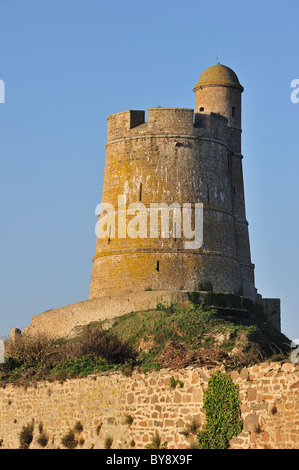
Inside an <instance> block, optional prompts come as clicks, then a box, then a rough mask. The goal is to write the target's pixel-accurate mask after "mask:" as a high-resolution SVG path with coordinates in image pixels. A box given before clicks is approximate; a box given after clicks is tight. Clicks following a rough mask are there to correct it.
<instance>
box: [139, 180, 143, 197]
mask: <svg viewBox="0 0 299 470" xmlns="http://www.w3.org/2000/svg"><path fill="white" fill-rule="evenodd" d="M141 199H142V183H140V186H139V201H141Z"/></svg>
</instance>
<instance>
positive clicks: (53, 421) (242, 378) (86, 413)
mask: <svg viewBox="0 0 299 470" xmlns="http://www.w3.org/2000/svg"><path fill="white" fill-rule="evenodd" d="M216 370H217V369H206V368H192V367H189V368H186V369H183V370H169V369H163V370H161V371H155V372H151V373H147V374H144V373H139V372H134V373H133V374H132V376H131V377H125V376H124V375H122V374H121V373H120V372H117V373H112V374H109V375H105V374H103V375H94V376H89V377H87V378H82V379H72V380H67V381H66V382H64V383H58V382H53V383H49V382H41V383H38V384H36V385H35V386H33V385H29V386H28V387H27V389H26V390H25V389H24V388H22V387H15V386H13V385H7V386H6V388H1V389H0V440H1V439H2V448H19V446H20V439H19V435H20V431H21V430H22V427H23V426H26V425H27V424H29V423H31V422H32V420H34V431H33V441H32V443H31V445H30V448H40V447H41V446H40V444H38V437H39V435H40V433H39V429H40V428H41V426H40V425H42V428H43V432H44V433H45V434H46V435H47V436H48V443H47V446H46V448H52V449H56V448H63V446H62V444H61V439H62V437H64V436H65V435H66V434H67V433H68V431H69V430H71V429H73V428H74V426H75V424H76V422H77V421H80V423H81V424H82V426H83V430H82V431H81V432H80V433H79V435H77V438H78V439H82V440H81V446H80V445H78V448H80V447H81V448H83V449H84V448H89V449H90V448H95V449H103V448H104V447H105V441H106V439H107V438H112V449H123V448H132V449H134V448H138V449H139V448H140V449H144V448H145V447H146V446H147V445H148V444H150V443H151V442H152V440H153V438H154V435H155V434H156V433H158V434H159V436H160V438H161V442H167V448H169V449H184V448H189V447H190V446H191V445H192V441H194V440H195V435H193V434H189V435H186V432H185V431H186V430H187V429H188V425H190V424H191V423H192V421H194V422H196V423H197V424H198V425H199V426H200V427H202V426H203V425H204V423H205V413H204V410H203V393H204V391H205V389H206V388H207V385H208V381H209V379H210V377H211V376H212V374H213V373H215V372H216ZM171 377H174V378H175V379H179V380H180V381H181V383H182V387H180V385H177V386H176V387H175V388H172V387H171V385H170V379H171ZM231 378H232V379H233V381H234V382H235V383H237V384H238V385H239V397H240V400H241V405H240V409H241V417H242V419H243V421H244V423H243V431H242V432H241V433H240V434H239V436H237V437H235V438H233V439H232V440H231V442H230V448H231V449H238V448H241V449H255V448H257V449H264V448H274V449H276V448H281V449H297V448H299V432H298V431H299V395H298V388H299V366H298V365H294V364H292V363H284V364H283V363H268V362H267V363H262V364H259V365H255V366H253V367H250V368H244V369H242V370H241V371H240V372H238V371H233V372H231ZM128 417H130V419H129V418H128ZM126 423H129V424H126ZM130 423H131V424H130ZM83 441H84V442H83Z"/></svg>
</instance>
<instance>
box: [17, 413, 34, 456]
mask: <svg viewBox="0 0 299 470" xmlns="http://www.w3.org/2000/svg"><path fill="white" fill-rule="evenodd" d="M33 429H34V422H33V420H32V422H31V423H28V424H26V426H23V427H22V430H21V432H20V448H21V449H28V448H29V446H30V444H31V442H32V440H33Z"/></svg>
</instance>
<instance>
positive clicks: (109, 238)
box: [108, 225, 111, 245]
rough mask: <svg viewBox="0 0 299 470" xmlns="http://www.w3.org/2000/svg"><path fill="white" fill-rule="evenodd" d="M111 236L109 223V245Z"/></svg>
mask: <svg viewBox="0 0 299 470" xmlns="http://www.w3.org/2000/svg"><path fill="white" fill-rule="evenodd" d="M110 237H111V225H109V235H108V245H109V244H110Z"/></svg>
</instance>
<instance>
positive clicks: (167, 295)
mask: <svg viewBox="0 0 299 470" xmlns="http://www.w3.org/2000/svg"><path fill="white" fill-rule="evenodd" d="M193 90H194V92H195V112H194V110H193V109H186V108H161V107H158V108H149V109H148V115H147V121H145V112H144V111H124V112H120V113H116V114H113V115H111V116H109V117H108V140H107V145H106V161H105V172H104V181H103V193H102V201H101V202H102V204H101V211H99V213H98V228H99V227H100V228H101V230H97V233H98V235H100V236H98V238H97V243H96V252H95V256H94V258H93V268H92V276H91V286H90V294H89V300H87V301H83V302H77V303H75V304H71V305H68V306H66V307H62V308H59V309H56V310H51V311H49V312H44V313H42V314H39V315H35V316H34V317H32V325H30V326H28V327H26V328H25V330H26V331H25V330H24V333H26V334H27V333H28V334H32V333H33V334H35V333H39V332H44V333H46V334H48V335H49V336H53V335H54V336H55V337H57V334H58V336H67V335H69V334H73V331H75V330H76V328H77V327H78V326H82V325H84V324H88V323H90V322H91V321H99V320H106V319H111V318H114V317H117V316H120V315H124V314H126V313H130V312H133V311H138V310H148V309H153V308H155V307H156V305H157V302H161V301H162V302H166V303H168V302H182V301H185V300H188V299H189V298H190V297H189V292H190V291H191V292H192V291H196V290H206V289H205V286H204V283H210V284H212V287H213V290H214V292H227V293H233V294H240V295H243V296H245V297H248V298H250V299H251V300H252V301H254V302H258V303H261V304H262V305H263V308H264V311H265V313H266V316H267V320H268V321H269V322H270V323H272V324H273V325H274V326H275V328H277V329H278V330H280V299H265V298H262V296H261V295H260V294H258V293H257V290H256V288H255V282H254V265H253V264H252V263H251V257H250V246H249V235H248V223H247V221H246V214H245V202H244V188H243V175H242V158H243V157H242V151H241V132H242V130H241V95H242V92H243V87H242V86H241V85H240V83H239V80H238V77H237V76H236V74H235V73H234V72H233V71H232V70H231V69H230V68H228V67H226V66H224V65H221V64H217V65H214V66H212V67H209V68H208V69H207V70H205V71H204V72H203V73H202V74H201V76H200V78H199V81H198V83H197V85H196V86H195V87H194V89H193ZM163 205H164V209H165V206H166V215H167V216H168V217H166V221H167V223H166V225H165V219H163V220H162V217H161V215H162V212H163V207H162V206H163ZM185 205H187V206H188V207H189V209H191V212H192V213H191V216H190V219H189V222H190V221H191V223H189V226H190V229H191V226H192V229H193V228H196V225H197V222H196V221H197V217H196V210H195V209H196V207H197V206H200V208H201V210H200V217H201V222H203V223H202V225H201V227H200V228H201V229H202V230H200V232H201V234H202V237H201V242H200V243H199V244H198V245H197V244H195V246H194V244H193V243H192V242H191V243H190V238H191V237H190V234H191V235H192V229H191V230H190V231H189V232H188V231H187V233H186V232H185V220H187V221H188V217H187V216H186V211H185ZM153 208H154V210H153ZM140 215H141V217H140ZM189 215H190V213H189ZM144 216H145V217H144ZM152 220H153V221H154V224H153V223H152ZM187 225H188V224H187ZM153 228H154V230H153ZM195 238H196V233H195ZM209 287H210V286H209ZM57 325H59V328H58V327H57ZM58 330H59V332H58ZM12 334H15V332H14V331H13V332H12Z"/></svg>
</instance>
